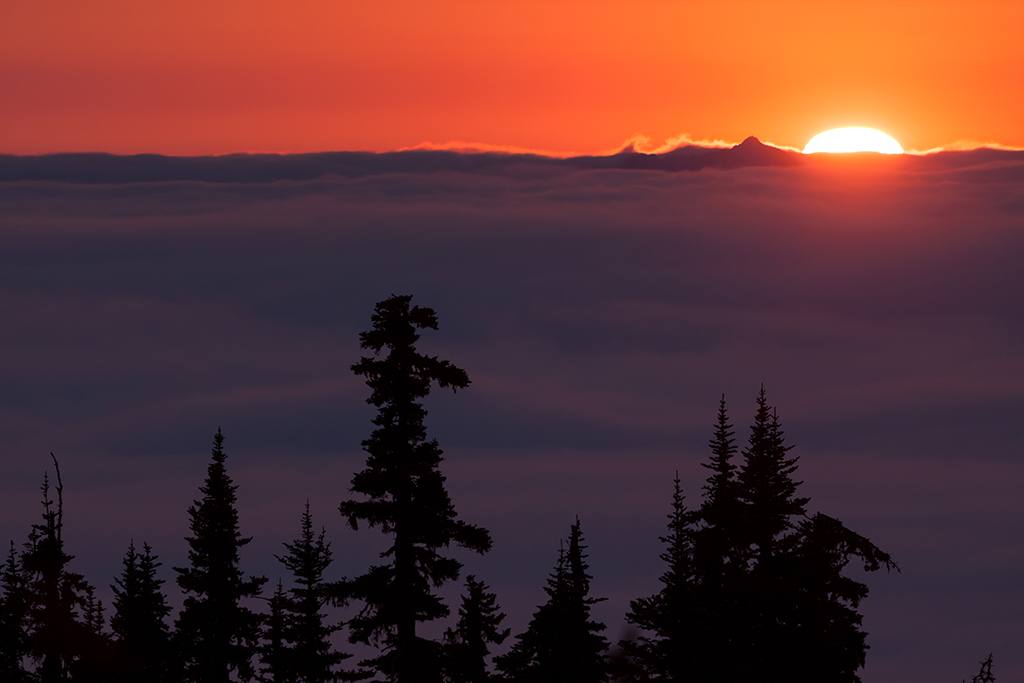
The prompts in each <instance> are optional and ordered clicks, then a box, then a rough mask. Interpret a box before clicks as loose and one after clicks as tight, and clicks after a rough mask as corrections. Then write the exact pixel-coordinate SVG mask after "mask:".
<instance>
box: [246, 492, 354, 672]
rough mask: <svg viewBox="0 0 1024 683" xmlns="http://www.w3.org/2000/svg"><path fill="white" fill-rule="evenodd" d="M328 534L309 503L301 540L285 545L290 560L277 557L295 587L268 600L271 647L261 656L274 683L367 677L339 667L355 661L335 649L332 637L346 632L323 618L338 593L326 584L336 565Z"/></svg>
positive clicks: (263, 649) (267, 635) (268, 641)
mask: <svg viewBox="0 0 1024 683" xmlns="http://www.w3.org/2000/svg"><path fill="white" fill-rule="evenodd" d="M325 533H326V532H325V531H324V530H322V529H321V531H320V533H319V534H317V533H315V532H314V531H313V517H312V515H311V514H310V512H309V501H306V509H305V511H304V512H303V513H302V522H301V531H300V533H299V537H298V538H297V539H295V540H294V541H292V542H291V543H285V544H284V545H285V548H286V549H287V551H288V552H287V553H286V554H284V555H281V556H275V557H277V559H278V560H279V561H280V562H281V563H282V564H283V565H284V566H285V567H286V568H287V569H288V571H289V572H290V573H291V575H292V579H293V581H294V583H295V586H294V587H293V588H291V589H290V590H288V591H287V592H286V591H285V590H284V588H283V586H282V585H281V584H280V583H278V587H277V591H276V592H275V593H274V596H273V597H272V598H271V600H270V618H269V623H268V625H267V629H266V635H265V639H266V641H267V643H266V644H265V646H264V647H263V648H262V650H261V652H262V654H263V661H264V664H265V665H266V667H265V670H264V672H265V673H266V674H267V675H268V678H269V679H270V680H272V681H274V683H335V682H336V681H355V680H359V679H361V678H366V677H367V676H366V675H359V674H355V673H353V672H350V671H345V670H342V669H341V668H340V665H341V663H342V662H344V661H345V660H346V659H349V658H350V657H352V655H350V654H346V653H343V652H338V651H336V650H335V649H334V647H333V645H332V644H331V636H332V635H333V634H335V633H337V632H338V631H340V630H341V628H342V626H341V625H340V624H337V623H334V624H331V623H327V620H326V617H325V616H324V614H323V612H322V610H323V608H324V606H325V605H327V604H328V603H329V602H331V601H332V599H333V597H334V595H335V593H336V590H337V589H336V587H335V586H334V585H332V584H331V583H329V582H326V581H324V571H326V570H327V568H328V567H330V566H331V562H332V561H333V557H332V553H331V544H330V543H328V542H327V541H326V540H324V536H325Z"/></svg>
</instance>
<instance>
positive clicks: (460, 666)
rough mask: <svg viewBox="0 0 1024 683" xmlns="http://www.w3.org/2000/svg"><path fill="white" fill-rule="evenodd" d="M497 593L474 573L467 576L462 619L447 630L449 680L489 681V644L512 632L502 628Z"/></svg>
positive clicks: (498, 642) (460, 682)
mask: <svg viewBox="0 0 1024 683" xmlns="http://www.w3.org/2000/svg"><path fill="white" fill-rule="evenodd" d="M499 609H500V607H498V603H497V596H496V595H495V594H494V593H488V592H487V585H486V584H484V582H483V581H477V580H476V577H475V576H474V575H472V574H470V575H469V576H467V577H466V594H465V595H463V596H462V606H461V607H459V621H458V623H457V624H456V625H455V628H454V629H448V630H447V631H446V632H445V670H446V674H447V675H446V677H447V680H448V681H450V683H486V681H490V680H491V675H490V674H489V673H488V672H487V656H488V655H489V654H490V648H489V647H488V645H489V644H493V645H501V644H502V643H503V642H505V639H506V638H508V636H509V634H510V633H511V632H512V630H511V629H504V630H502V631H499V630H498V629H499V628H501V622H502V621H503V620H504V619H505V614H504V613H502V612H499V611H498V610H499Z"/></svg>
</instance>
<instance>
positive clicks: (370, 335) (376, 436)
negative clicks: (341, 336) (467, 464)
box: [340, 296, 491, 683]
mask: <svg viewBox="0 0 1024 683" xmlns="http://www.w3.org/2000/svg"><path fill="white" fill-rule="evenodd" d="M411 300H412V297H411V296H392V297H391V298H389V299H387V300H385V301H381V302H380V303H378V304H377V305H376V308H375V310H374V314H373V316H372V322H373V329H371V330H370V331H367V332H363V333H361V334H360V335H359V338H360V342H361V344H360V345H361V347H362V348H364V349H369V350H370V351H372V352H373V354H374V356H373V357H363V358H362V359H361V360H360V361H359V362H358V363H356V364H355V365H353V366H352V371H353V372H354V373H356V374H357V375H362V376H364V377H366V383H367V385H368V386H369V387H370V389H371V390H372V391H371V395H370V398H368V399H367V402H368V403H369V404H370V405H373V406H374V407H376V408H377V415H376V417H374V419H373V424H374V425H376V429H374V430H373V432H372V434H371V435H370V438H369V439H366V440H365V441H363V444H362V445H363V449H364V450H365V451H366V452H367V454H368V457H367V461H366V468H365V469H364V470H362V471H361V472H358V473H356V475H355V476H354V477H353V478H352V486H351V489H350V490H351V492H352V493H356V494H360V495H361V496H363V497H364V499H363V500H347V501H344V502H342V503H341V505H340V510H341V514H342V515H343V516H344V517H346V518H347V519H348V522H349V524H350V525H351V527H352V528H353V529H358V525H359V522H360V521H362V522H365V523H366V524H368V525H369V526H370V527H380V530H381V531H382V532H383V533H385V534H388V535H390V536H391V537H392V544H391V546H390V547H389V548H388V549H387V550H386V551H384V552H383V553H381V557H382V558H384V559H385V560H386V564H382V565H377V566H373V567H371V568H370V570H369V571H368V572H367V573H365V574H363V575H362V576H359V577H356V578H355V579H353V580H351V581H350V582H348V584H347V586H346V590H347V596H348V597H349V598H353V599H357V600H360V601H362V602H363V605H364V606H363V608H362V609H361V610H360V612H359V613H358V614H357V615H356V616H355V617H354V618H353V619H351V620H350V621H349V629H350V636H349V638H350V640H351V641H352V642H361V643H366V644H370V645H383V647H384V648H385V650H386V652H385V653H384V655H382V656H381V657H378V658H377V659H374V660H368V661H367V662H365V664H367V665H372V666H374V667H375V668H377V669H378V670H380V671H381V672H383V673H384V674H386V675H387V676H388V678H389V679H391V680H397V681H399V682H400V683H413V682H414V681H415V682H416V683H421V682H425V681H428V680H436V679H437V677H438V676H439V675H440V671H439V668H438V667H439V664H440V661H439V660H440V658H439V652H438V649H439V647H438V646H437V644H436V643H430V642H428V641H424V640H423V639H421V638H418V637H417V635H416V624H417V623H420V622H425V621H431V620H434V619H439V618H441V617H445V616H447V615H448V613H449V610H448V607H447V606H446V605H445V604H444V603H443V602H442V601H441V599H440V597H438V596H437V595H436V594H435V593H434V592H433V589H434V588H437V587H440V586H441V585H443V584H444V583H446V582H448V581H452V580H455V579H457V578H458V576H459V571H460V569H461V566H462V565H461V563H460V562H458V561H457V560H455V559H452V558H447V557H443V556H441V555H440V553H439V552H438V551H439V550H440V549H441V548H442V547H448V546H449V545H451V544H452V543H455V544H456V545H459V546H462V547H464V548H468V549H470V550H474V551H477V552H480V553H484V552H486V551H487V550H489V549H490V547H491V539H490V535H489V534H488V532H487V530H486V529H483V528H481V527H477V526H473V525H470V524H467V523H466V522H464V521H461V520H459V519H457V518H456V517H457V515H456V512H455V507H454V505H453V504H452V502H451V499H450V498H449V497H448V492H447V491H446V490H445V486H444V476H442V474H441V472H440V469H439V465H440V463H441V461H442V458H441V454H442V451H441V448H440V447H439V446H438V443H437V441H436V440H434V439H428V438H427V433H426V428H425V426H424V424H423V420H424V418H425V417H426V414H427V412H426V410H424V408H423V405H422V404H421V403H420V399H422V398H424V397H425V396H426V395H427V394H428V393H429V391H430V388H431V385H433V384H435V383H436V384H437V385H438V386H439V387H442V388H446V387H450V388H451V389H453V390H458V389H463V388H465V387H467V386H468V385H469V377H468V375H467V374H466V371H465V370H463V369H461V368H458V367H456V366H455V365H453V364H452V363H451V362H449V361H446V360H444V361H442V360H438V359H437V357H436V356H425V355H423V354H420V353H419V352H417V350H416V347H415V344H416V342H417V341H418V340H419V333H418V332H417V329H433V330H436V329H437V316H436V315H435V313H434V311H433V310H431V309H429V308H421V307H419V306H411V307H410V302H411ZM385 353H386V355H383V357H381V356H382V354H385Z"/></svg>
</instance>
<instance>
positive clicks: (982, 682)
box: [971, 654, 996, 683]
mask: <svg viewBox="0 0 1024 683" xmlns="http://www.w3.org/2000/svg"><path fill="white" fill-rule="evenodd" d="M971 683H996V677H995V676H993V675H992V655H991V654H989V656H988V657H986V658H985V661H983V662H982V663H981V669H980V670H979V671H978V673H976V674H974V676H973V677H972V678H971Z"/></svg>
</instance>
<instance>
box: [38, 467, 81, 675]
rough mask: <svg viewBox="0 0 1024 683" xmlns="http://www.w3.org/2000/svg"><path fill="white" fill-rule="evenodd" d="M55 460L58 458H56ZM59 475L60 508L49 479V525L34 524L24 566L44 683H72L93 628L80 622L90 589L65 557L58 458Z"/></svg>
mask: <svg viewBox="0 0 1024 683" xmlns="http://www.w3.org/2000/svg"><path fill="white" fill-rule="evenodd" d="M51 457H53V456H52V454H51ZM53 463H54V468H55V472H56V475H57V487H56V492H57V503H56V507H54V501H53V500H51V499H50V480H49V476H47V475H44V476H43V486H42V492H43V500H42V504H43V522H42V524H33V525H32V531H31V533H30V534H29V537H28V542H27V543H26V544H25V551H24V552H23V553H22V566H23V567H24V571H25V575H26V578H27V588H28V596H29V610H28V616H29V623H30V629H29V633H30V637H29V644H30V656H31V658H32V659H33V660H35V661H36V662H37V664H38V666H37V668H36V672H35V673H36V676H37V677H38V679H39V681H40V683H63V682H64V681H67V680H68V679H69V676H70V672H71V669H72V667H73V666H74V664H75V662H76V661H77V660H78V659H79V658H80V657H81V656H82V654H83V646H84V644H85V642H86V641H87V640H88V636H87V634H88V632H89V628H88V626H86V625H85V624H83V623H81V621H79V618H78V613H79V611H80V610H84V609H85V608H86V606H87V591H88V590H89V588H90V587H89V584H88V582H86V580H85V577H84V576H82V575H81V574H77V573H75V572H72V571H70V570H69V569H68V565H69V563H70V562H71V560H73V559H74V557H73V556H71V555H68V554H67V553H66V552H64V539H63V535H62V531H63V528H64V496H63V491H64V486H63V483H62V482H61V476H60V465H59V464H58V463H57V459H56V458H55V457H54V458H53Z"/></svg>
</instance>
